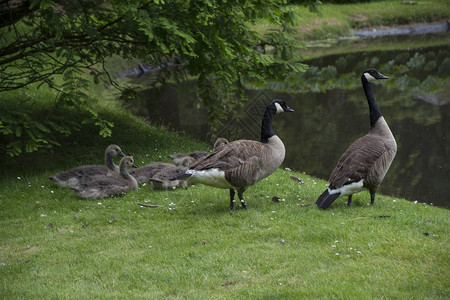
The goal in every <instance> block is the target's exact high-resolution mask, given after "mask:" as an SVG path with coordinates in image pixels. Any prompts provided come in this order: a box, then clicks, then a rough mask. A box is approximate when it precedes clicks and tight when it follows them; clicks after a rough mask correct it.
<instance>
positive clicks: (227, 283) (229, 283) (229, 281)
mask: <svg viewBox="0 0 450 300" xmlns="http://www.w3.org/2000/svg"><path fill="white" fill-rule="evenodd" d="M232 284H234V282H233V281H231V280H228V281H225V283H224V284H222V286H227V285H232Z"/></svg>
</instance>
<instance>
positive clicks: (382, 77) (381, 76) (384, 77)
mask: <svg viewBox="0 0 450 300" xmlns="http://www.w3.org/2000/svg"><path fill="white" fill-rule="evenodd" d="M379 76H380V77H378V78H377V79H389V77H387V76H384V75H383V74H381V73H380V74H379Z"/></svg>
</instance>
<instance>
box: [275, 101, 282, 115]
mask: <svg viewBox="0 0 450 300" xmlns="http://www.w3.org/2000/svg"><path fill="white" fill-rule="evenodd" d="M275 107H276V108H277V114H279V113H282V112H284V109H283V108H282V107H281V105H280V104H278V103H275Z"/></svg>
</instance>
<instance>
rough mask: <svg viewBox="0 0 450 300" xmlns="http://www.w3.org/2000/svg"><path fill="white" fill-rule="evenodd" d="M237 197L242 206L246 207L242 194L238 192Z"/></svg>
mask: <svg viewBox="0 0 450 300" xmlns="http://www.w3.org/2000/svg"><path fill="white" fill-rule="evenodd" d="M238 197H239V200H241V205H242V208H243V209H247V205H246V204H245V201H244V194H243V193H239V192H238Z"/></svg>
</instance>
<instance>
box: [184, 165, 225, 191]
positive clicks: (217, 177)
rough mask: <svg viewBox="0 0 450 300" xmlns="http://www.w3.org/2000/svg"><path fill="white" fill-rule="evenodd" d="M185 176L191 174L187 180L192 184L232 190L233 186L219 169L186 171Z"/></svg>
mask: <svg viewBox="0 0 450 300" xmlns="http://www.w3.org/2000/svg"><path fill="white" fill-rule="evenodd" d="M186 173H187V174H192V175H191V177H189V178H188V179H187V180H188V181H190V182H193V183H201V184H204V185H209V186H213V187H216V188H220V189H232V188H233V186H232V185H231V184H230V183H229V182H228V181H227V180H226V179H225V172H224V171H220V170H219V169H217V168H215V169H209V170H204V171H195V170H188V171H186Z"/></svg>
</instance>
